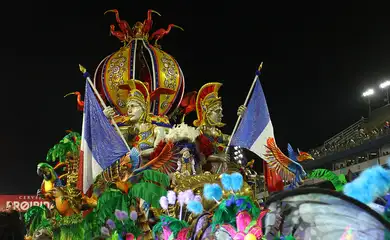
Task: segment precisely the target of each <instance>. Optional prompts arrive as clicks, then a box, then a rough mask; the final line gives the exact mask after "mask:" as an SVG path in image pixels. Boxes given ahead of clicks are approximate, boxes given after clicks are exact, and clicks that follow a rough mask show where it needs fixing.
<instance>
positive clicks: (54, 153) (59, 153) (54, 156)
mask: <svg viewBox="0 0 390 240" xmlns="http://www.w3.org/2000/svg"><path fill="white" fill-rule="evenodd" d="M80 145H81V137H80V134H79V133H77V132H70V133H69V134H68V135H66V136H65V137H64V138H63V139H62V140H61V141H60V142H59V143H58V144H56V145H54V147H52V148H51V149H49V151H48V153H47V155H46V161H48V162H55V161H57V160H58V161H60V162H64V161H65V160H66V154H67V153H68V152H71V153H72V154H78V152H79V147H80Z"/></svg>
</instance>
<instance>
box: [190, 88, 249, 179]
mask: <svg viewBox="0 0 390 240" xmlns="http://www.w3.org/2000/svg"><path fill="white" fill-rule="evenodd" d="M221 86H222V84H221V83H217V82H212V83H207V84H205V85H203V86H202V88H201V89H200V90H199V92H198V96H197V98H196V114H197V117H198V119H196V120H195V121H194V126H195V127H197V128H198V129H199V131H200V133H201V136H200V137H199V141H200V144H199V145H200V146H199V147H200V151H201V152H202V153H203V155H204V156H205V158H206V159H205V160H206V162H207V163H206V165H209V167H211V166H212V167H211V168H212V169H211V171H212V172H221V171H226V161H227V159H226V158H227V157H226V154H225V150H226V147H227V145H228V143H229V138H230V136H229V135H226V134H223V133H222V132H221V130H220V129H219V128H220V127H223V126H225V124H224V123H222V117H223V115H222V100H221V97H219V96H218V90H219V88H220V87H221ZM244 111H245V107H243V106H241V107H240V108H239V110H238V113H237V114H238V115H241V114H243V112H244ZM208 143H209V144H208ZM207 145H209V146H210V147H209V148H208V147H207ZM221 167H222V169H221ZM218 168H219V170H218Z"/></svg>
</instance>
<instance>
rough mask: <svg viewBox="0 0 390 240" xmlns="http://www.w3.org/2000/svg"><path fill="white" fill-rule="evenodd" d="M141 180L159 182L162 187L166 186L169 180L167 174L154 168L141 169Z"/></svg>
mask: <svg viewBox="0 0 390 240" xmlns="http://www.w3.org/2000/svg"><path fill="white" fill-rule="evenodd" d="M141 181H144V182H155V183H159V184H161V186H162V187H164V188H167V187H168V186H169V182H170V181H169V177H168V175H167V174H164V173H161V172H158V171H154V170H145V171H143V172H142V179H141Z"/></svg>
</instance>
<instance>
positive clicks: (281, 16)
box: [0, 0, 390, 194]
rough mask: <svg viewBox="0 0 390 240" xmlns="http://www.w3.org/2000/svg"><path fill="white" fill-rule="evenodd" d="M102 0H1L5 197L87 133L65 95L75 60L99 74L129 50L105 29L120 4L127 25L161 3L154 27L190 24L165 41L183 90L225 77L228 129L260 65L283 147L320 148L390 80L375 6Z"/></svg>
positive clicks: (385, 35)
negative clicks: (67, 138)
mask: <svg viewBox="0 0 390 240" xmlns="http://www.w3.org/2000/svg"><path fill="white" fill-rule="evenodd" d="M97 2H98V1H91V2H88V1H80V2H72V1H50V2H45V1H28V2H27V1H26V2H23V1H22V2H21V1H11V2H8V3H7V4H8V5H10V6H5V5H3V6H2V9H3V11H2V15H0V19H1V25H2V28H1V31H2V35H1V40H0V41H1V44H0V48H1V50H0V55H1V67H0V68H1V75H2V76H1V84H2V86H1V89H2V94H1V95H0V96H1V103H2V107H1V112H2V114H1V116H2V117H1V121H2V124H1V125H0V126H1V134H0V136H1V137H0V148H1V164H2V165H1V167H0V182H1V184H0V193H3V194H4V193H35V192H36V189H38V188H39V187H40V182H41V179H40V178H39V177H38V176H36V164H37V163H39V162H43V161H44V160H45V157H46V153H47V151H48V149H49V148H50V147H52V146H53V145H54V144H56V143H57V142H58V141H59V140H60V139H61V138H62V137H63V136H64V135H65V130H67V129H73V130H76V131H80V128H81V121H82V113H81V112H78V111H77V110H76V99H75V97H68V98H64V95H65V94H66V93H69V92H73V91H80V92H84V86H85V81H84V79H83V77H82V75H81V73H80V72H79V69H78V64H79V63H81V64H83V65H84V66H85V67H86V68H87V69H88V70H89V72H90V73H93V72H94V70H95V68H96V66H97V65H98V63H99V62H100V61H101V60H102V59H103V58H104V57H105V56H107V55H109V54H110V53H112V52H114V51H117V50H118V49H119V47H120V46H121V43H120V42H119V40H117V39H116V38H115V37H113V36H109V25H110V24H114V23H115V18H114V15H113V14H108V15H103V13H104V12H105V11H106V10H108V9H113V8H117V9H118V10H119V12H120V15H121V18H122V19H126V20H127V21H128V22H129V23H130V24H131V25H133V24H134V23H135V22H136V21H143V20H144V19H145V17H146V12H147V10H148V9H154V10H156V11H158V12H160V13H161V14H162V17H158V16H154V29H158V28H161V27H163V28H166V27H167V25H168V24H170V23H174V24H176V25H179V26H181V27H183V28H184V30H185V31H184V32H181V31H180V30H178V29H173V30H172V31H171V33H170V34H169V35H167V36H166V37H165V38H164V39H163V40H161V41H160V42H159V43H160V44H161V45H162V47H163V50H164V51H166V52H168V53H169V54H171V55H172V56H174V57H175V58H176V60H177V61H178V62H179V64H180V66H181V68H182V70H183V72H184V75H185V79H186V89H187V92H188V91H193V90H197V89H199V88H200V87H201V86H202V85H203V84H204V83H206V82H210V81H219V82H222V83H223V84H224V86H223V87H222V89H221V93H220V94H221V96H222V97H223V103H224V115H225V116H224V122H226V123H227V124H228V125H227V126H226V127H224V129H223V131H224V132H225V133H227V134H230V133H231V131H232V129H233V126H234V123H235V121H236V118H237V117H236V110H237V108H238V106H239V105H241V104H243V102H244V100H245V96H246V94H247V91H248V90H249V87H250V84H251V82H252V80H253V77H254V73H255V70H256V69H257V67H258V65H259V64H260V62H262V61H263V62H264V68H263V74H262V77H261V81H262V85H263V88H264V91H265V94H266V98H267V101H268V107H269V110H270V114H271V118H272V122H273V125H274V129H275V134H276V139H277V143H278V145H279V146H280V147H281V148H282V149H283V150H284V149H285V148H286V145H287V143H288V142H290V143H291V144H292V145H293V146H294V147H299V148H300V149H302V150H308V149H309V148H312V147H316V146H317V145H319V144H321V143H322V142H323V141H324V140H326V139H327V138H329V137H331V136H332V135H334V134H336V133H338V132H339V131H340V130H342V129H343V128H345V127H347V126H348V125H350V124H352V123H353V122H355V121H357V120H358V119H359V118H360V117H361V116H363V115H366V114H367V104H366V103H365V102H364V100H363V99H362V98H361V93H362V92H363V91H364V90H365V88H367V87H370V86H374V87H375V86H377V84H378V83H380V82H381V81H382V80H385V79H386V78H387V77H389V78H390V65H389V64H390V47H389V45H390V16H389V15H388V14H387V16H386V13H384V14H383V15H382V14H381V12H380V11H379V10H380V9H386V7H385V6H379V5H378V6H375V7H369V6H366V5H364V6H361V7H360V9H355V8H356V6H352V5H349V6H342V5H340V4H337V6H335V5H333V4H331V3H329V2H324V3H326V4H324V5H317V6H316V5H303V4H302V5H297V3H296V1H295V2H294V3H291V4H290V5H285V4H282V3H281V2H279V1H278V2H277V3H275V4H274V5H272V6H271V5H270V3H268V2H269V1H267V4H265V2H261V1H257V3H256V4H254V3H250V2H249V1H232V2H231V3H229V2H227V1H224V2H221V4H218V5H217V4H214V6H213V5H210V4H205V3H206V2H199V1H176V3H169V4H168V3H166V2H172V1H155V2H156V3H153V1H145V0H143V1H138V2H137V3H136V1H101V3H100V4H99V3H97ZM162 2H164V3H162ZM183 2H192V3H183ZM209 2H213V1H209ZM233 3H234V4H233ZM11 5H13V6H11ZM353 5H357V4H353ZM375 98H376V99H374V104H379V103H381V102H383V99H382V98H383V95H381V96H376V97H375ZM193 114H194V115H195V113H193Z"/></svg>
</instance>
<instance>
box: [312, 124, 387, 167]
mask: <svg viewBox="0 0 390 240" xmlns="http://www.w3.org/2000/svg"><path fill="white" fill-rule="evenodd" d="M387 135H390V128H383V126H382V127H378V128H377V129H376V130H372V131H370V132H366V131H365V130H363V131H357V133H356V134H352V135H350V137H348V138H344V141H337V142H333V143H331V144H328V145H323V146H320V147H317V148H315V149H312V150H310V151H309V152H310V153H311V154H312V156H313V157H314V158H315V159H320V158H323V157H325V156H329V155H332V154H335V153H337V152H342V151H346V150H348V149H351V148H354V147H357V146H360V145H362V144H364V143H367V142H370V141H372V140H374V139H378V138H381V137H383V136H387Z"/></svg>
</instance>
